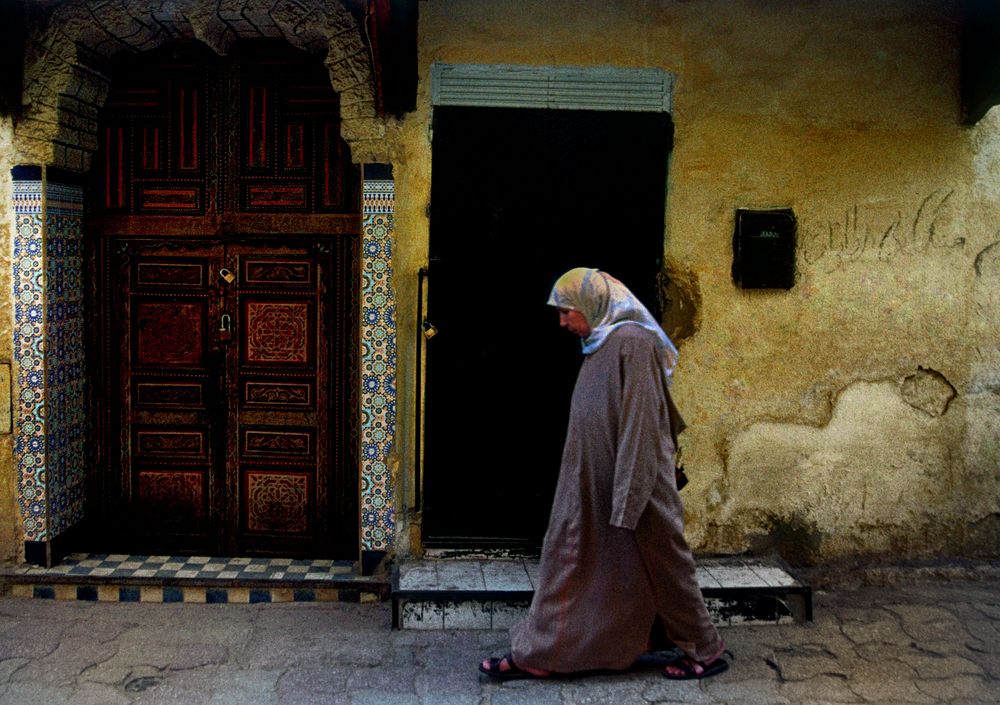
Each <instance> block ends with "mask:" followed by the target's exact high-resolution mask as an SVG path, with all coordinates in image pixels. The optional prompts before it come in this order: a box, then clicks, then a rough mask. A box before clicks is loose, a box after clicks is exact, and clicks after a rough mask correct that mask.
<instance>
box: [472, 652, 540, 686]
mask: <svg viewBox="0 0 1000 705" xmlns="http://www.w3.org/2000/svg"><path fill="white" fill-rule="evenodd" d="M504 661H506V662H507V666H508V667H507V668H506V669H504V670H501V669H500V665H501V664H502V663H503V662H504ZM489 664H490V665H489V668H484V667H483V664H481V663H480V664H479V671H480V673H485V674H486V675H488V676H489V677H490V678H494V679H496V680H498V681H512V680H520V679H524V678H545V676H536V675H535V674H534V673H530V672H528V671H525V670H524V669H523V668H519V667H518V666H517V664H515V663H514V657H513V656H512V655H511V654H506V655H504V656H501V657H499V658H491V659H489Z"/></svg>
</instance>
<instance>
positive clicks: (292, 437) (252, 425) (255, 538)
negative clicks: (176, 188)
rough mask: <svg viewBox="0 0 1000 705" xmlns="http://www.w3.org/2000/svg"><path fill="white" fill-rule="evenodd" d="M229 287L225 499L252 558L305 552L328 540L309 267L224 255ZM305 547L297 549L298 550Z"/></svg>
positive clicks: (321, 365)
mask: <svg viewBox="0 0 1000 705" xmlns="http://www.w3.org/2000/svg"><path fill="white" fill-rule="evenodd" d="M227 264H228V266H229V268H231V271H232V272H233V273H235V275H236V278H235V280H234V281H233V282H232V283H231V284H229V285H228V287H227V296H226V300H227V304H226V309H227V311H232V313H231V315H232V316H233V320H232V325H233V328H234V344H231V345H230V346H229V348H228V359H227V363H228V365H227V366H228V369H229V370H230V372H231V373H230V374H229V376H228V377H227V383H228V387H229V388H228V389H227V393H228V394H229V396H230V398H235V403H233V404H232V405H231V406H230V411H229V419H230V427H231V429H232V432H234V433H235V436H236V438H235V443H234V447H233V449H232V450H233V451H234V452H235V462H234V463H233V464H232V466H231V467H230V468H229V470H228V473H229V483H230V492H229V496H230V497H232V498H234V499H237V500H238V501H239V502H240V510H239V516H238V520H239V529H238V531H239V537H240V543H241V545H243V546H245V547H246V548H247V549H248V550H251V551H264V552H268V551H273V550H275V549H278V548H280V547H282V546H285V547H287V546H289V545H291V544H293V543H294V544H305V545H308V544H309V543H310V542H311V540H312V539H313V537H315V536H325V535H326V534H327V525H326V524H327V512H326V511H325V507H326V506H327V504H328V501H327V497H328V487H327V476H326V474H325V473H323V472H318V471H317V469H319V468H323V467H326V466H327V465H328V464H329V435H328V434H327V432H326V431H327V428H328V427H329V418H328V409H329V402H328V398H327V396H328V395H327V392H326V389H327V386H328V382H329V376H330V370H329V365H328V364H327V360H328V359H329V351H328V335H327V334H326V333H327V332H326V330H325V328H326V326H325V325H324V322H323V320H322V313H323V299H322V289H321V281H320V271H319V265H320V262H318V261H317V260H316V259H315V258H310V257H308V256H307V255H306V254H304V253H299V252H295V251H294V250H291V249H283V250H278V249H273V250H271V251H261V250H259V249H251V248H248V247H245V246H237V247H231V248H230V249H229V252H228V256H227ZM303 547H304V546H303Z"/></svg>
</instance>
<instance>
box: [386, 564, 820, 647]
mask: <svg viewBox="0 0 1000 705" xmlns="http://www.w3.org/2000/svg"><path fill="white" fill-rule="evenodd" d="M697 564H698V567H697V579H698V584H699V586H700V587H701V591H702V594H703V595H704V596H705V603H706V604H707V606H708V609H709V613H710V614H711V615H712V621H713V622H714V623H715V624H716V625H717V626H738V625H741V624H758V625H759V624H789V623H795V622H805V621H811V620H812V591H811V590H810V588H809V587H808V586H807V585H805V584H804V583H802V582H801V581H800V580H798V579H797V578H796V577H794V576H793V575H792V574H791V573H790V572H789V571H788V569H787V568H786V567H784V566H782V565H780V564H779V563H777V562H776V561H768V560H762V559H748V558H743V557H732V558H710V559H700V560H698V561H697ZM537 579H538V561H537V559H527V558H514V559H475V560H444V559H428V560H420V561H408V562H403V563H401V564H400V565H398V566H395V567H394V569H393V575H392V617H393V626H394V627H395V628H397V629H507V628H509V627H510V626H511V624H513V623H514V622H516V621H518V620H520V619H522V618H523V617H524V615H525V613H526V612H527V609H528V605H530V603H531V596H532V594H533V593H534V589H535V584H536V582H537Z"/></svg>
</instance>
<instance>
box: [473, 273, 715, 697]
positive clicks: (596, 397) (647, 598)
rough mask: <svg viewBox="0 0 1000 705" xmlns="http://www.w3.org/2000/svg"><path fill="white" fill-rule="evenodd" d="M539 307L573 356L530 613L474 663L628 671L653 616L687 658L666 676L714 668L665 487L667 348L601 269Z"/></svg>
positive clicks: (519, 669)
mask: <svg viewBox="0 0 1000 705" xmlns="http://www.w3.org/2000/svg"><path fill="white" fill-rule="evenodd" d="M548 303H549V304H550V305H551V306H554V307H556V308H557V309H558V310H559V324H560V325H561V326H562V327H563V328H566V329H567V330H568V331H569V332H571V333H573V334H575V335H578V336H580V338H581V341H582V345H583V353H584V355H585V358H584V362H583V365H582V367H581V368H580V374H579V376H578V378H577V382H576V387H575V388H574V391H573V400H572V404H571V408H570V421H569V428H568V431H567V437H566V444H565V446H564V448H563V458H562V465H561V468H560V473H559V480H558V484H557V487H556V494H555V499H554V501H553V506H552V513H551V515H550V519H549V526H548V530H547V531H546V534H545V540H544V543H543V547H542V556H541V562H540V566H539V581H538V583H539V584H538V586H537V589H536V592H535V595H534V599H533V600H532V603H531V608H530V610H529V612H528V617H527V619H525V620H524V621H523V622H520V623H519V624H516V625H515V626H514V627H513V628H512V629H511V653H510V654H507V655H506V656H503V657H500V658H490V659H486V660H484V661H483V662H482V663H481V664H480V666H479V669H480V671H482V672H483V673H485V674H487V675H489V676H491V677H494V678H499V679H508V678H526V677H545V676H548V675H550V674H553V673H559V674H562V673H574V672H580V671H591V670H607V669H611V670H620V669H626V668H628V667H629V666H631V665H632V664H633V663H634V662H635V660H636V659H637V658H638V657H639V656H640V655H641V654H643V653H645V652H647V651H648V650H649V647H650V643H649V640H650V632H651V630H652V628H653V626H654V622H655V621H656V620H657V619H659V621H660V622H661V623H662V625H663V627H664V629H665V631H666V634H667V636H668V637H669V638H670V640H671V641H672V642H673V643H674V644H676V646H677V647H679V648H680V649H681V650H682V651H683V652H684V654H685V655H684V656H683V657H680V658H678V659H676V660H675V661H673V662H671V663H670V664H668V665H667V666H666V668H665V669H664V672H663V674H664V675H665V676H666V677H668V678H675V679H691V678H705V677H707V676H711V675H715V674H717V673H721V672H722V671H723V670H725V669H726V668H727V667H728V663H727V662H726V661H725V660H724V659H722V658H721V655H722V653H723V652H724V650H725V645H724V644H723V642H722V640H721V639H720V638H719V635H718V633H717V632H716V630H715V627H714V626H713V625H712V623H711V620H710V618H709V615H708V611H707V610H706V608H705V603H704V601H703V599H702V596H701V590H700V589H699V587H698V583H697V582H696V580H695V575H694V560H693V559H692V557H691V551H690V550H689V548H688V546H687V542H686V541H685V540H684V525H683V516H684V510H683V507H682V505H681V500H680V497H679V496H678V494H677V488H676V485H675V479H674V454H675V449H676V447H677V446H676V444H677V434H678V433H680V432H681V431H682V430H683V429H684V421H683V420H682V419H681V416H680V414H679V412H678V411H677V408H676V407H675V406H674V403H673V400H672V399H671V397H670V389H669V385H670V378H671V374H672V372H673V369H674V366H675V365H676V363H677V350H676V348H675V347H674V346H673V344H672V343H671V342H670V340H669V338H667V336H666V335H665V334H664V333H663V330H662V329H661V328H660V326H659V324H658V323H657V322H656V320H655V319H653V317H652V316H651V315H650V313H649V312H648V311H647V310H646V308H645V307H644V306H643V305H642V304H641V303H640V302H639V300H638V299H636V298H635V296H634V295H633V294H632V293H631V292H630V291H629V290H628V289H627V288H626V287H625V286H624V285H623V284H622V283H621V282H619V281H618V280H617V279H615V278H614V277H612V276H610V275H608V274H606V273H604V272H601V271H599V270H596V269H586V268H577V269H573V270H570V271H569V272H567V273H566V274H564V275H563V276H561V277H560V278H559V279H558V280H557V281H556V283H555V286H554V287H553V288H552V293H551V295H550V297H549V301H548Z"/></svg>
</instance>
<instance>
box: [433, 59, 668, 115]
mask: <svg viewBox="0 0 1000 705" xmlns="http://www.w3.org/2000/svg"><path fill="white" fill-rule="evenodd" d="M673 83H674V76H673V75H672V74H670V73H667V72H666V71H663V70H661V69H653V68H642V69H627V68H615V67H610V66H608V67H604V66H602V67H567V66H512V65H499V64H497V65H494V64H443V63H435V64H433V66H432V67H431V100H432V102H433V105H435V106H438V105H442V106H443V105H463V106H471V107H488V108H548V109H553V110H615V111H640V112H666V113H669V112H670V109H671V97H672V93H673Z"/></svg>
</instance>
